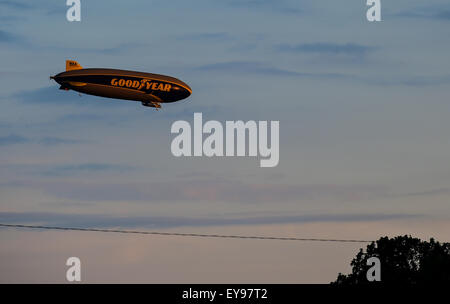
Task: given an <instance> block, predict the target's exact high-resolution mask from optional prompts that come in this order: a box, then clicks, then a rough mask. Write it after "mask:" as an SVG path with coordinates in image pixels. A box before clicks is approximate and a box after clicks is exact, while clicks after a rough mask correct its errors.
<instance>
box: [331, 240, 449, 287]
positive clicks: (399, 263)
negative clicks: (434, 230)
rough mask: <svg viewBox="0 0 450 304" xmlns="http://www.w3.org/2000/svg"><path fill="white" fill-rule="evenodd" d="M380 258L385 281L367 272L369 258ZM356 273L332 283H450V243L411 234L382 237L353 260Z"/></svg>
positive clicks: (353, 270)
mask: <svg viewBox="0 0 450 304" xmlns="http://www.w3.org/2000/svg"><path fill="white" fill-rule="evenodd" d="M370 257H378V258H379V259H380V264H381V282H369V281H368V280H367V277H366V274H367V271H368V270H369V268H370V267H371V265H369V266H368V265H367V259H369V258H370ZM351 266H352V273H351V274H348V275H343V274H342V273H339V275H338V278H337V280H336V281H335V282H333V283H332V284H336V285H355V284H374V283H375V284H431V283H433V284H434V283H440V284H442V283H450V243H442V244H441V243H439V242H436V241H435V240H434V239H430V241H429V242H426V241H421V240H420V239H417V238H413V237H411V236H406V235H405V236H398V237H395V238H392V239H390V238H388V237H382V238H380V239H379V240H378V241H376V242H372V243H371V244H369V245H368V246H367V248H366V251H365V252H364V251H363V250H362V249H360V251H359V252H358V254H357V255H356V257H355V258H354V259H353V261H352V262H351Z"/></svg>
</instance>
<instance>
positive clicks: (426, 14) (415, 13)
mask: <svg viewBox="0 0 450 304" xmlns="http://www.w3.org/2000/svg"><path fill="white" fill-rule="evenodd" d="M394 16H395V17H405V18H422V19H430V20H436V21H450V7H448V6H446V7H443V6H441V7H439V6H426V7H416V8H413V9H409V10H406V11H402V12H399V13H396V14H394Z"/></svg>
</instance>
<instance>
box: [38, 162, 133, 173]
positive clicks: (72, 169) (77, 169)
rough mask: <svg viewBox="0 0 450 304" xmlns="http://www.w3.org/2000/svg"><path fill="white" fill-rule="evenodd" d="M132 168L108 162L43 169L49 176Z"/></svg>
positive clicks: (120, 170) (121, 170)
mask: <svg viewBox="0 0 450 304" xmlns="http://www.w3.org/2000/svg"><path fill="white" fill-rule="evenodd" d="M132 169H133V168H132V167H130V166H126V165H117V164H108V163H86V164H76V165H60V166H53V167H52V168H51V169H49V170H46V171H44V173H43V174H44V175H49V176H67V175H72V174H78V173H88V172H90V173H98V172H123V171H129V170H132Z"/></svg>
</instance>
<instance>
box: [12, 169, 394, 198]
mask: <svg viewBox="0 0 450 304" xmlns="http://www.w3.org/2000/svg"><path fill="white" fill-rule="evenodd" d="M119 168H120V167H119ZM63 169H64V168H63ZM68 169H70V167H69V168H68ZM72 169H76V167H74V168H72ZM116 169H117V168H116ZM16 185H20V186H22V187H31V188H36V189H40V190H43V191H45V192H47V193H48V194H50V195H52V196H55V197H58V198H67V199H74V200H78V201H141V202H163V201H169V202H170V201H171V202H182V201H195V202H199V201H208V202H211V201H215V202H233V203H262V202H279V201H291V202H297V201H302V200H322V201H325V200H333V201H360V200H363V199H368V198H373V197H384V196H385V195H386V193H388V190H389V189H388V188H387V187H385V186H372V185H327V184H315V185H314V184H313V185H295V184H270V183H261V184H251V183H245V182H240V181H234V180H227V179H213V178H210V179H204V180H199V179H197V180H194V179H190V180H178V181H177V180H174V181H167V182H165V181H160V182H149V183H143V182H135V183H104V182H101V181H97V182H94V181H93V182H76V181H43V180H38V181H23V182H20V183H16ZM5 186H6V185H5Z"/></svg>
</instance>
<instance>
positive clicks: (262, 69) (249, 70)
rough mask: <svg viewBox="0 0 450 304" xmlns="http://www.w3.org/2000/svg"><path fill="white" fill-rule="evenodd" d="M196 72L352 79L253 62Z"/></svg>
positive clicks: (219, 65)
mask: <svg viewBox="0 0 450 304" xmlns="http://www.w3.org/2000/svg"><path fill="white" fill-rule="evenodd" d="M194 70H197V71H205V72H220V73H231V74H259V75H266V76H281V77H306V78H329V79H338V78H353V76H352V75H346V74H339V73H302V72H296V71H291V70H286V69H280V68H276V67H272V66H270V65H266V64H264V63H261V62H254V61H231V62H221V63H212V64H207V65H202V66H199V67H196V68H194Z"/></svg>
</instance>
